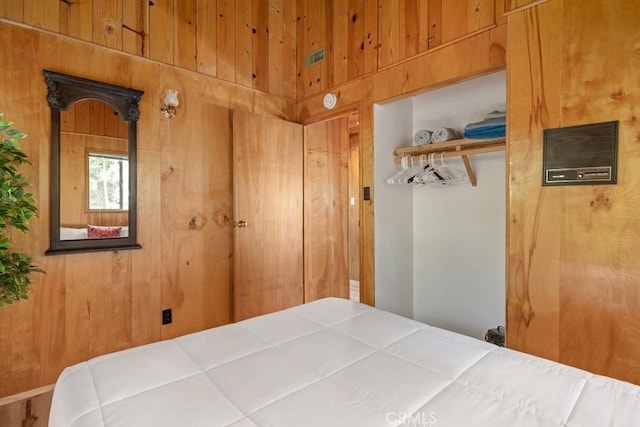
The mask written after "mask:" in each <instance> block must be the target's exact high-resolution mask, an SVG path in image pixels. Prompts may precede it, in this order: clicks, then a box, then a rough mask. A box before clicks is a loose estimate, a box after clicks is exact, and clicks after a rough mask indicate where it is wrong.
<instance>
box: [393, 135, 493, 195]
mask: <svg viewBox="0 0 640 427" xmlns="http://www.w3.org/2000/svg"><path fill="white" fill-rule="evenodd" d="M505 145H506V138H493V139H456V140H453V141H446V142H436V143H433V144H423V145H418V146H412V147H399V148H396V149H395V150H393V155H394V156H395V162H396V163H400V161H401V159H402V157H404V156H411V157H412V158H413V157H420V156H422V155H424V154H432V153H433V154H434V155H436V156H437V157H461V158H462V162H463V163H464V168H465V169H466V171H467V175H468V176H469V182H471V185H472V186H474V187H475V186H476V185H478V180H477V179H476V174H475V172H474V171H473V168H472V167H471V163H470V162H469V158H468V157H467V156H468V155H469V154H482V153H491V152H494V151H504V149H505Z"/></svg>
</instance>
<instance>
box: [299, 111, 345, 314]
mask: <svg viewBox="0 0 640 427" xmlns="http://www.w3.org/2000/svg"><path fill="white" fill-rule="evenodd" d="M348 196H349V118H348V116H341V117H337V118H334V119H330V120H326V121H322V122H318V123H313V124H310V125H307V126H305V128H304V300H305V302H308V301H314V300H316V299H319V298H324V297H340V298H347V299H348V298H349V259H348V258H349V199H348Z"/></svg>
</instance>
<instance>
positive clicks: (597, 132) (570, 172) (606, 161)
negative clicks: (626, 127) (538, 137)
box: [542, 121, 618, 185]
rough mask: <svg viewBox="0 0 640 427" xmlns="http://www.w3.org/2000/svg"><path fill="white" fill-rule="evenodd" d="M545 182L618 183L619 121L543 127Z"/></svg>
mask: <svg viewBox="0 0 640 427" xmlns="http://www.w3.org/2000/svg"><path fill="white" fill-rule="evenodd" d="M542 153H543V162H542V170H543V174H542V185H580V184H589V185H594V184H615V183H616V182H617V181H616V180H617V167H616V164H617V155H618V122H617V121H613V122H604V123H593V124H588V125H580V126H568V127H562V128H556V129H545V130H544V146H543V150H542Z"/></svg>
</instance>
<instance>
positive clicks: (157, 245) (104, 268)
mask: <svg viewBox="0 0 640 427" xmlns="http://www.w3.org/2000/svg"><path fill="white" fill-rule="evenodd" d="M153 7H155V6H153ZM0 42H1V43H2V44H3V45H5V46H9V45H11V46H14V47H15V48H14V49H11V50H3V51H2V52H1V53H0V57H1V60H2V62H3V63H21V64H22V65H21V66H20V67H9V68H7V70H5V72H4V78H3V79H2V81H1V82H0V91H2V93H3V97H2V99H1V100H0V111H3V112H5V114H6V116H5V117H7V118H10V119H11V120H13V121H14V122H15V123H16V125H18V124H19V128H20V129H21V130H24V131H25V132H26V133H27V134H28V135H29V137H28V138H27V139H25V141H24V143H23V148H24V150H25V151H26V153H27V155H28V156H29V160H30V161H31V163H32V165H31V166H25V169H24V173H25V175H26V176H27V177H28V179H29V181H30V182H31V184H32V186H31V188H30V190H32V191H33V192H34V193H35V197H36V199H37V200H38V206H39V208H40V217H39V218H37V219H35V220H33V221H32V222H31V223H30V232H29V234H28V235H26V236H21V235H16V236H14V247H15V248H16V249H17V250H24V251H26V252H27V253H30V254H32V255H33V256H34V263H35V264H37V265H38V266H40V267H42V268H44V269H45V270H46V271H47V274H43V275H34V276H33V277H32V279H33V282H34V286H33V290H32V292H31V293H30V295H29V299H28V300H26V301H21V302H19V303H17V304H15V305H12V306H10V307H4V308H3V309H2V310H0V378H2V381H0V396H7V395H12V394H14V393H17V392H20V391H24V390H29V389H32V388H35V387H39V386H42V385H45V384H52V383H53V382H54V381H55V379H56V378H57V376H58V375H59V373H60V372H61V371H62V369H63V368H64V367H65V366H68V365H70V364H72V363H75V362H77V361H80V360H83V359H85V358H87V357H92V356H97V355H99V354H102V353H105V352H110V351H114V350H117V349H122V348H128V347H131V346H134V345H140V344H145V343H149V342H153V341H157V340H160V339H162V338H169V337H172V336H175V335H178V334H182V333H186V332H191V331H197V330H201V329H203V328H206V327H212V326H216V325H220V324H224V323H228V322H229V321H231V300H232V296H231V295H232V284H231V271H232V258H231V249H232V234H231V233H232V231H231V227H229V225H228V220H229V219H230V218H231V202H232V196H231V188H232V185H231V141H232V140H231V121H230V111H232V110H233V109H235V108H243V109H245V110H247V111H252V112H256V113H262V114H267V115H271V116H276V117H282V118H289V119H290V118H293V117H294V115H295V105H294V103H293V102H291V101H287V100H285V99H283V98H280V97H273V96H268V95H265V94H260V93H258V92H255V91H253V90H251V89H246V88H242V87H241V86H238V85H234V84H228V83H225V82H222V81H221V80H219V79H215V78H211V77H209V76H205V75H203V74H198V73H195V72H192V71H187V70H182V69H179V68H177V67H171V66H166V65H163V64H159V63H157V62H155V61H149V60H146V59H144V58H140V57H136V56H133V55H128V54H121V53H119V52H117V51H116V50H114V49H112V48H106V47H100V46H92V45H89V44H87V43H84V42H77V41H74V40H73V39H71V38H68V37H59V36H56V35H54V34H51V33H47V32H41V31H38V30H34V29H28V28H24V27H21V26H17V25H13V24H11V23H7V22H0ZM68 52H74V56H73V58H76V59H73V58H70V57H69V56H68ZM86 58H91V61H87V60H86ZM95 64H100V66H99V67H98V66H96V65H95ZM42 69H53V70H58V71H61V72H65V73H68V74H72V75H77V76H82V77H86V78H90V79H94V80H98V81H103V82H107V83H112V84H118V85H122V86H127V87H134V88H137V89H141V90H143V91H144V92H145V94H144V96H143V97H142V99H141V101H140V110H141V116H140V121H139V122H138V218H139V221H138V241H139V243H140V245H141V246H142V249H141V250H133V251H118V252H102V253H88V254H73V255H59V256H44V251H45V250H46V249H47V248H48V246H49V242H48V235H49V229H48V227H49V225H48V224H49V212H48V209H49V195H48V194H49V192H48V191H49V142H48V141H49V127H50V123H49V117H50V115H49V110H48V107H47V104H46V92H47V90H46V85H45V83H44V79H43V77H42ZM167 87H172V88H176V89H177V90H179V92H180V94H181V99H180V100H181V106H180V109H179V112H178V117H176V118H175V119H173V120H166V119H164V118H162V117H161V115H160V113H159V111H158V109H159V106H160V102H161V101H160V100H161V97H162V96H163V93H164V90H165V89H166V88H167ZM10 106H11V108H9V107H10ZM90 118H91V109H90V108H88V109H86V110H85V111H84V112H82V113H78V112H76V113H75V117H74V119H73V120H74V123H75V125H77V126H81V127H84V129H86V130H87V131H90V129H91V121H90ZM108 122H109V120H103V121H102V124H103V126H104V128H103V129H104V130H105V131H109V132H112V131H114V129H113V127H112V125H108ZM105 124H106V125H105ZM67 125H68V124H67ZM163 257H164V258H163ZM163 308H173V310H174V322H173V324H171V325H169V326H168V327H167V326H165V327H163V326H162V325H161V322H160V312H161V310H162V309H163Z"/></svg>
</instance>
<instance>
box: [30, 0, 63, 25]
mask: <svg viewBox="0 0 640 427" xmlns="http://www.w3.org/2000/svg"><path fill="white" fill-rule="evenodd" d="M21 3H22V4H23V8H24V9H23V18H24V23H25V24H28V25H33V26H34V27H40V28H44V29H46V30H49V31H55V32H57V31H59V29H60V6H59V0H23V1H22V2H21Z"/></svg>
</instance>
